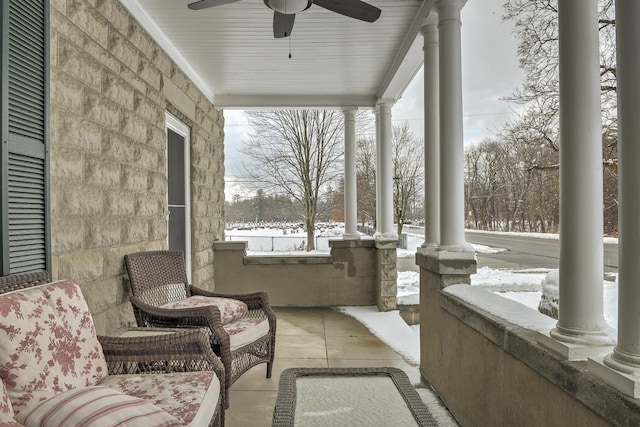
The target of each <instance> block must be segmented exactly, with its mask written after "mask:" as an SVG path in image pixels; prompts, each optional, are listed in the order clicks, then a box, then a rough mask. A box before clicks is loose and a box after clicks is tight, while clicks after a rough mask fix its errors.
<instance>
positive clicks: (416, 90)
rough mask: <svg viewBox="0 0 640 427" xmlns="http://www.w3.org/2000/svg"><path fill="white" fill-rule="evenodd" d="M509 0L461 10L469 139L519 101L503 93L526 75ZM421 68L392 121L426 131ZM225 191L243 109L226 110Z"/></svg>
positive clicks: (476, 0) (510, 114)
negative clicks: (509, 18)
mask: <svg viewBox="0 0 640 427" xmlns="http://www.w3.org/2000/svg"><path fill="white" fill-rule="evenodd" d="M503 3H504V0H468V1H467V4H466V6H465V7H464V9H463V10H462V84H463V109H464V110H463V114H464V142H465V145H468V144H473V143H475V142H478V141H481V140H482V139H484V138H487V137H492V136H493V135H495V133H496V131H497V130H499V129H500V128H501V127H502V125H503V124H504V123H505V122H506V121H508V120H509V119H512V118H514V117H515V112H514V111H515V110H516V109H517V108H518V106H515V105H510V104H509V103H507V102H505V101H503V100H501V98H503V97H505V96H507V95H509V94H511V93H512V92H513V90H514V89H515V88H516V87H518V86H519V85H520V84H521V81H522V78H523V76H524V74H523V72H522V70H520V68H519V67H518V59H517V56H516V48H517V40H516V39H515V38H514V36H513V35H512V26H511V23H510V22H503V21H502V15H503V9H502V4H503ZM423 79H424V74H423V71H422V69H421V70H420V71H419V72H418V73H417V74H416V76H415V78H414V79H413V81H412V82H411V84H410V85H409V86H408V87H407V90H406V91H405V93H404V94H403V96H402V98H401V99H400V100H399V101H398V102H397V103H396V104H395V105H394V107H393V109H392V120H393V123H394V124H395V123H401V122H403V121H405V120H406V121H408V122H409V124H410V126H411V129H412V130H413V131H414V133H415V134H416V135H417V136H418V137H419V138H422V137H423V134H424V119H423V118H424V113H423V111H424V110H423ZM224 115H225V119H226V122H225V168H226V176H225V180H226V195H227V199H229V198H230V197H231V196H232V195H233V194H234V193H236V192H240V191H239V189H238V188H237V187H238V186H237V184H236V181H237V178H236V177H235V176H234V175H236V174H237V173H238V164H239V162H240V161H241V156H242V155H241V154H240V153H239V152H238V150H239V149H240V148H241V146H242V142H243V141H244V140H246V139H247V136H248V134H249V133H250V131H251V129H250V128H249V126H248V125H247V121H246V119H245V118H244V117H243V113H242V112H241V111H234V110H225V112H224Z"/></svg>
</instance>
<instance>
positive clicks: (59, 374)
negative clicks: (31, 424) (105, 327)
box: [0, 280, 107, 414]
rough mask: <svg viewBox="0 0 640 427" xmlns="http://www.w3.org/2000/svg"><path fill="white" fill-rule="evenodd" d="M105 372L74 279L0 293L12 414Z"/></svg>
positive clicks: (0, 370) (2, 371)
mask: <svg viewBox="0 0 640 427" xmlns="http://www.w3.org/2000/svg"><path fill="white" fill-rule="evenodd" d="M106 375H107V365H106V362H105V359H104V355H103V353H102V347H101V346H100V343H99V342H98V339H97V337H96V332H95V328H94V325H93V319H92V318H91V313H90V312H89V308H88V307H87V303H86V301H85V299H84V297H83V295H82V292H81V291H80V287H79V286H78V285H77V284H76V283H75V282H73V281H70V280H65V281H59V282H55V283H48V284H45V285H40V286H35V287H33V288H29V289H23V290H19V291H14V292H8V293H6V294H2V295H0V377H1V378H2V380H3V382H4V385H5V386H6V388H7V392H8V395H9V398H10V400H11V404H12V406H13V410H14V411H15V413H16V414H18V413H20V411H22V410H24V409H28V408H29V407H31V406H34V405H37V404H38V402H41V401H44V400H47V399H50V398H51V397H53V396H54V395H56V394H59V393H62V392H63V391H66V390H71V389H74V388H79V387H87V386H91V385H95V384H97V383H98V382H99V381H101V380H102V379H104V378H105V377H106Z"/></svg>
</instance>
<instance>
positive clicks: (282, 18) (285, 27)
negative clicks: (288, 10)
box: [273, 10, 296, 39]
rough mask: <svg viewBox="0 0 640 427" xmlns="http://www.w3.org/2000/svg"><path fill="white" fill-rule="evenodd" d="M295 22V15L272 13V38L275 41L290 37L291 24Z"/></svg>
mask: <svg viewBox="0 0 640 427" xmlns="http://www.w3.org/2000/svg"><path fill="white" fill-rule="evenodd" d="M295 20H296V14H295V13H292V14H288V15H285V14H284V13H280V12H277V11H275V10H274V11H273V37H275V38H277V39H282V38H284V37H289V36H290V35H291V31H293V22H294V21H295Z"/></svg>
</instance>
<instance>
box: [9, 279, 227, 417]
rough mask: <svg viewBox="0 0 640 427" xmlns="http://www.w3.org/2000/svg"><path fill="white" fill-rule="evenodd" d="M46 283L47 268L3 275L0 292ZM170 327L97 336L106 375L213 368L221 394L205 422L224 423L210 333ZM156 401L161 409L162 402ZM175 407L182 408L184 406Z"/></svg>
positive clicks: (221, 375)
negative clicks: (121, 334) (168, 329)
mask: <svg viewBox="0 0 640 427" xmlns="http://www.w3.org/2000/svg"><path fill="white" fill-rule="evenodd" d="M46 283H49V275H48V273H47V272H46V271H39V272H33V273H20V274H13V275H9V276H2V277H0V294H4V293H7V292H11V291H19V290H23V289H26V288H30V287H33V286H38V285H43V284H46ZM172 331H175V332H169V331H161V330H157V331H151V330H150V329H148V328H144V329H141V330H139V331H136V330H135V328H133V329H131V330H130V331H128V333H127V334H126V335H125V336H122V337H110V336H97V339H98V341H99V342H100V345H101V347H102V352H103V354H104V358H105V361H106V364H107V373H108V375H110V376H116V378H126V375H131V374H133V375H139V374H149V375H154V374H170V373H183V372H195V371H213V372H214V373H215V375H216V376H217V377H218V379H219V381H220V394H219V396H217V401H218V402H217V404H216V406H215V409H214V411H213V415H212V417H211V419H210V420H209V422H208V424H209V426H214V427H220V426H224V422H225V417H224V415H225V413H224V407H223V404H224V402H225V401H226V399H225V393H226V390H227V388H226V387H225V385H224V381H225V374H224V366H223V365H222V363H221V361H220V359H219V358H218V357H217V356H216V355H215V354H214V353H213V351H212V350H211V346H210V344H209V334H208V333H207V332H206V329H204V328H200V329H187V330H184V329H183V330H175V329H173V330H172ZM147 394H149V393H147ZM151 395H153V393H151ZM156 404H157V405H158V406H160V407H161V408H163V409H164V407H163V404H162V402H159V403H158V402H157V403H156ZM168 404H169V406H168V407H171V403H170V402H168ZM174 406H175V405H174ZM178 410H179V411H180V410H181V411H183V412H184V409H183V408H178ZM169 411H170V410H169ZM207 419H208V418H207ZM203 421H206V420H203ZM0 424H2V423H0Z"/></svg>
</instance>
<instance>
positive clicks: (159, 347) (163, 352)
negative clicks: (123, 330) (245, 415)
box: [98, 328, 225, 381]
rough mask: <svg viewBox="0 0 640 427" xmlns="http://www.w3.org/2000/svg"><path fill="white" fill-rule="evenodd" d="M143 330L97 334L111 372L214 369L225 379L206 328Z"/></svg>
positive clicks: (222, 379)
mask: <svg viewBox="0 0 640 427" xmlns="http://www.w3.org/2000/svg"><path fill="white" fill-rule="evenodd" d="M140 334H141V336H127V337H113V336H98V340H99V341H100V344H101V345H102V350H103V353H104V355H105V359H106V361H107V367H108V372H109V374H110V375H118V374H124V373H150V372H165V373H166V372H184V371H214V372H215V373H216V375H217V376H218V378H220V381H224V378H225V376H224V367H223V365H222V362H221V361H220V359H219V358H218V357H217V356H216V355H215V354H214V353H213V351H212V350H211V344H210V342H209V334H208V332H207V330H206V329H204V328H199V329H179V330H176V331H175V332H173V331H168V330H162V329H155V330H154V329H153V328H140ZM152 334H153V335H152ZM132 371H134V372H132Z"/></svg>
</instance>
